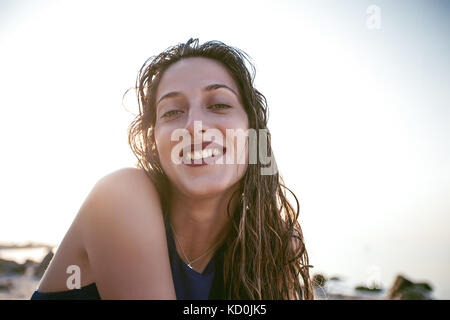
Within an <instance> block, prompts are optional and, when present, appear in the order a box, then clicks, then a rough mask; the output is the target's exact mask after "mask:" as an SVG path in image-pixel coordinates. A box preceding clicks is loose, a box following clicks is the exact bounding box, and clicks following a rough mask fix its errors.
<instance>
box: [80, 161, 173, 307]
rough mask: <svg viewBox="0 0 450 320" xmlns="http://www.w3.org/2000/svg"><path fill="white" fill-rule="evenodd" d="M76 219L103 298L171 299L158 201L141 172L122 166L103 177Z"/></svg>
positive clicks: (171, 288)
mask: <svg viewBox="0 0 450 320" xmlns="http://www.w3.org/2000/svg"><path fill="white" fill-rule="evenodd" d="M78 215H79V216H78V219H79V222H80V225H81V226H82V228H81V229H82V233H81V237H82V241H83V245H84V248H85V250H86V253H87V255H88V260H89V265H90V267H91V269H92V273H93V277H94V279H95V281H96V283H97V287H98V289H99V292H100V295H101V296H102V298H106V299H108V298H113V299H114V298H119V299H120V298H122V297H125V298H130V299H133V298H144V299H147V298H150V297H154V298H157V297H172V296H173V295H172V293H173V285H172V286H171V285H170V281H171V278H170V265H169V258H168V254H167V242H166V237H165V227H164V220H163V216H162V209H161V203H160V201H159V197H158V194H157V192H156V188H155V187H154V185H153V183H152V182H151V180H150V179H149V178H148V177H147V175H146V173H145V172H144V171H143V170H141V169H135V168H123V169H119V170H117V171H114V172H112V173H110V174H107V175H106V176H104V177H102V178H101V179H100V180H99V181H98V182H97V183H96V184H95V186H94V187H93V189H92V191H91V192H90V194H89V195H88V197H87V199H86V200H85V202H84V203H83V205H82V207H81V209H80V211H79V213H78ZM149 270H154V272H151V274H159V275H160V277H159V278H158V277H152V276H149ZM152 288H153V290H152ZM155 288H164V289H162V290H161V291H159V292H156V291H155V290H154V289H155Z"/></svg>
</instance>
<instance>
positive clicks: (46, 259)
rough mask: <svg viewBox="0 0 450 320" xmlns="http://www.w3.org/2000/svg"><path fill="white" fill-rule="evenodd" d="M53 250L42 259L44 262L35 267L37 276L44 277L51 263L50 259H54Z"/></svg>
mask: <svg viewBox="0 0 450 320" xmlns="http://www.w3.org/2000/svg"><path fill="white" fill-rule="evenodd" d="M53 255H54V254H53V252H52V251H49V252H48V253H47V255H46V256H45V257H44V259H42V262H41V263H40V264H39V266H37V267H36V269H34V275H35V276H36V277H39V278H42V276H43V275H44V273H45V270H47V267H48V265H49V264H50V261H52V259H53Z"/></svg>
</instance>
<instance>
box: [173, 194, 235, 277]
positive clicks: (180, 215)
mask: <svg viewBox="0 0 450 320" xmlns="http://www.w3.org/2000/svg"><path fill="white" fill-rule="evenodd" d="M233 191H234V189H232V190H229V191H227V192H225V193H223V194H220V195H216V196H211V197H208V198H201V199H199V198H192V197H188V196H186V195H184V194H181V193H179V192H177V191H176V190H172V199H171V208H170V212H169V220H170V222H171V224H172V226H173V228H174V229H175V232H176V237H177V238H178V242H179V243H181V247H182V248H178V245H179V244H178V243H177V241H175V243H176V246H177V251H178V253H179V256H180V257H182V259H183V260H186V258H185V257H184V254H183V251H184V253H185V254H186V255H187V258H188V259H189V260H190V261H192V260H194V259H197V258H198V257H200V256H202V255H203V254H205V252H207V251H208V250H210V249H211V247H213V246H214V249H213V250H211V251H210V252H208V253H207V254H206V255H204V256H202V257H201V258H200V259H198V260H196V261H195V262H193V263H192V267H193V268H194V269H195V270H198V269H202V267H206V265H207V263H208V262H209V260H210V259H211V258H212V256H213V255H214V253H215V252H216V250H217V249H218V248H219V247H220V245H221V244H222V243H223V241H224V239H225V237H226V236H227V234H228V232H229V229H230V226H231V224H230V219H229V218H228V215H227V211H226V210H227V204H228V201H229V200H230V199H231V195H232V193H233ZM238 199H239V197H238V196H237V195H235V196H234V197H233V201H232V203H231V204H230V211H231V212H233V210H234V208H235V206H236V203H237V200H238ZM185 262H186V263H188V262H189V261H185Z"/></svg>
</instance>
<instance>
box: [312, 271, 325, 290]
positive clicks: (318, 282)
mask: <svg viewBox="0 0 450 320" xmlns="http://www.w3.org/2000/svg"><path fill="white" fill-rule="evenodd" d="M325 282H327V279H326V278H325V276H324V275H323V274H321V273H316V274H314V275H313V277H312V283H313V285H314V286H316V287H317V286H320V287H323V286H324V285H325Z"/></svg>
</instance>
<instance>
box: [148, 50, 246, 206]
mask: <svg viewBox="0 0 450 320" xmlns="http://www.w3.org/2000/svg"><path fill="white" fill-rule="evenodd" d="M211 85H224V86H226V87H228V88H229V89H227V88H224V87H218V86H216V87H210V88H209V90H208V89H206V90H205V87H208V86H211ZM172 92H178V94H170V95H168V96H166V95H167V94H168V93H172ZM165 96H166V97H165ZM164 97H165V98H164ZM155 103H156V122H155V131H154V134H155V140H156V146H157V150H158V154H159V159H160V162H161V165H162V168H163V170H164V172H165V173H166V175H167V176H168V178H169V180H170V182H171V184H172V187H175V188H176V189H177V190H178V191H179V192H181V193H183V194H185V195H186V196H189V197H208V196H213V195H217V194H220V193H223V192H224V191H226V190H229V189H230V188H231V187H232V186H234V185H236V183H237V182H238V181H239V180H240V179H241V178H242V176H243V175H244V173H245V171H246V169H247V164H248V147H247V143H245V144H242V143H241V142H242V140H240V139H238V138H236V135H238V133H239V132H241V133H242V132H246V131H247V129H248V117H247V114H246V112H245V110H244V107H243V104H242V100H241V97H240V95H239V90H238V88H237V86H236V84H235V82H234V80H233V78H232V77H231V75H230V74H229V73H228V71H227V69H226V68H225V67H224V66H222V65H221V64H220V63H219V62H217V61H215V60H212V59H208V58H201V57H189V58H184V59H182V60H180V61H178V62H176V63H174V64H173V65H171V66H170V67H169V68H168V69H167V70H166V71H165V72H164V74H163V76H162V78H161V81H160V83H159V86H158V89H157V92H156V100H155ZM194 122H195V123H194ZM200 125H201V127H200ZM177 129H178V130H177ZM180 129H181V130H180ZM227 129H228V130H227ZM239 129H240V130H239ZM227 131H228V132H227ZM174 132H178V134H176V135H175V137H176V138H173V137H172V134H173V133H174ZM180 132H181V133H182V132H184V134H185V136H184V137H180V134H179V133H180ZM230 133H233V134H230ZM187 136H189V138H190V141H189V139H188V137H187ZM220 136H222V139H220ZM218 137H219V139H218ZM194 139H195V140H194ZM183 140H184V142H183V143H181V142H182V141H183ZM211 140H213V141H212V142H211ZM239 141H240V142H239ZM246 141H247V140H246ZM194 144H196V145H197V146H194ZM231 147H232V148H233V150H231V149H230V148H231ZM194 148H195V149H196V150H197V151H198V152H197V154H196V153H195V152H192V151H195V149H194ZM189 150H190V151H191V152H189ZM202 150H203V151H202ZM224 152H225V153H224ZM223 153H224V154H223ZM227 153H228V155H227ZM232 155H234V159H231V156H232ZM199 157H201V158H200V159H199V160H195V159H198V158H199ZM174 160H178V161H174ZM195 163H201V164H203V165H197V166H192V164H195ZM204 163H206V164H204ZM189 164H191V165H189Z"/></svg>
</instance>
